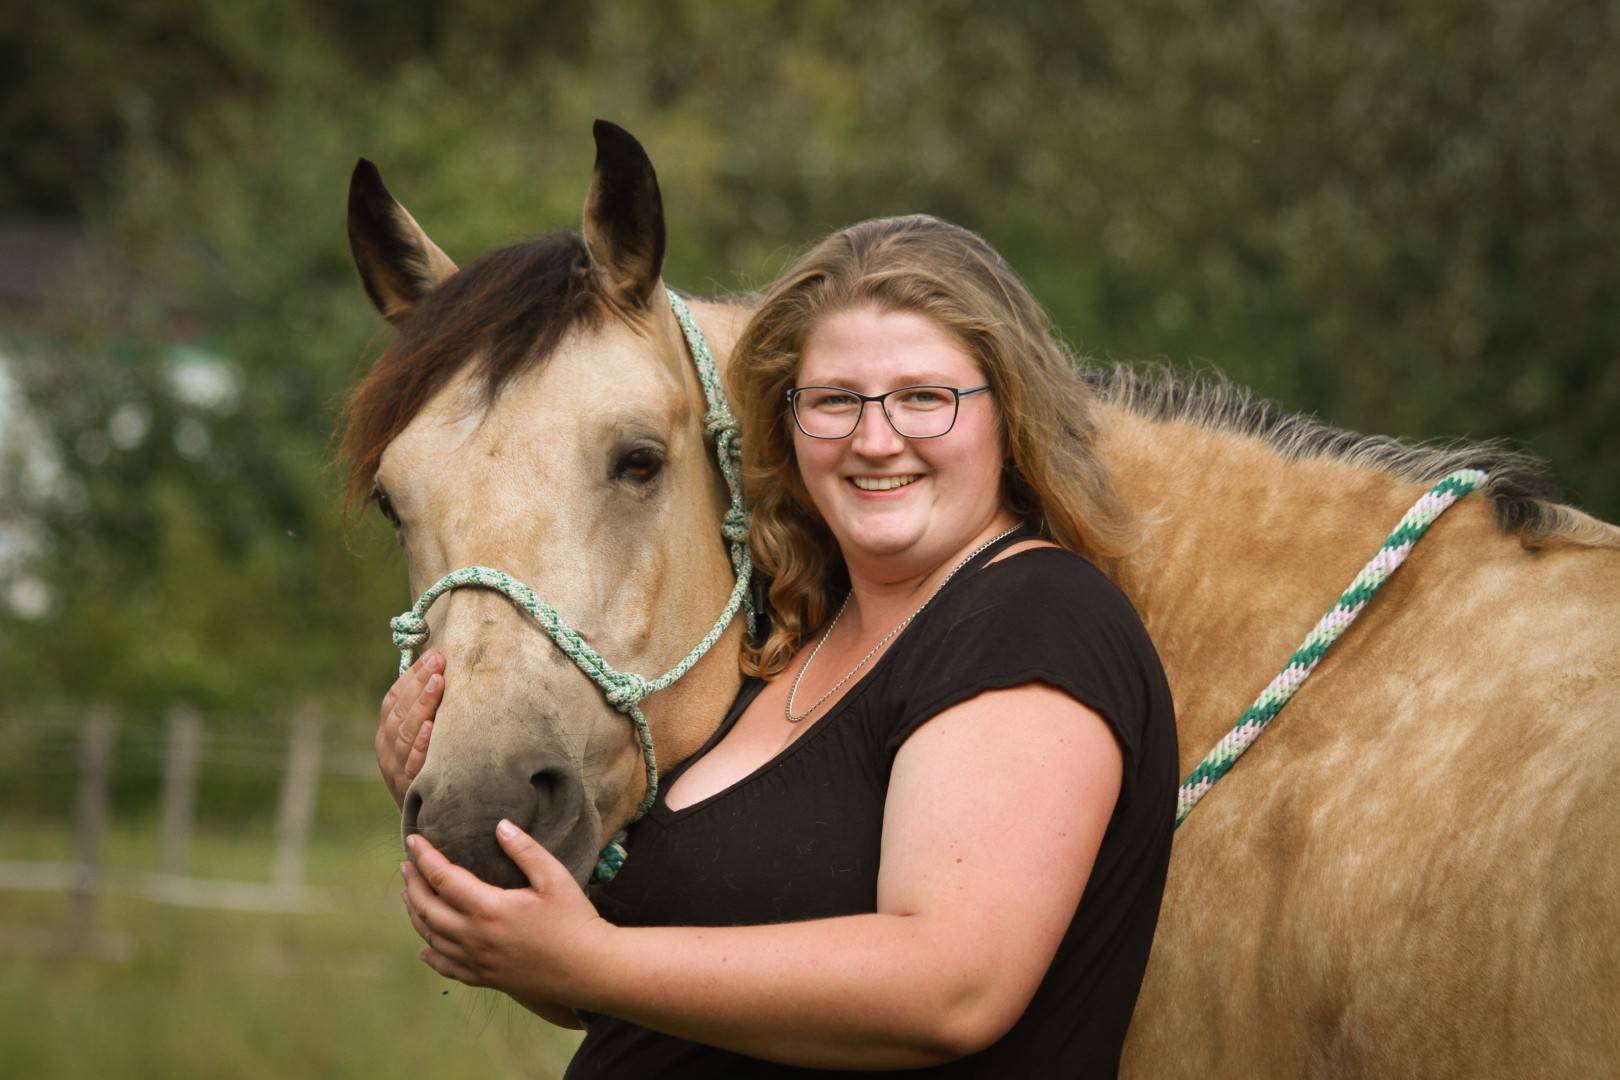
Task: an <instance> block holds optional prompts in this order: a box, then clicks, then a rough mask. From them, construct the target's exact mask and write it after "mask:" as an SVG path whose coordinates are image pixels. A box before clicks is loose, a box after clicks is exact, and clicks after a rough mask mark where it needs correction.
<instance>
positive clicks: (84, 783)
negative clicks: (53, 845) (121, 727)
mask: <svg viewBox="0 0 1620 1080" xmlns="http://www.w3.org/2000/svg"><path fill="white" fill-rule="evenodd" d="M116 735H117V726H116V723H115V721H114V720H113V715H112V713H111V712H109V711H108V710H106V709H96V710H93V711H92V712H91V713H90V714H89V715H88V716H86V717H85V720H84V732H83V735H82V737H81V742H80V744H79V799H78V813H77V815H76V817H75V820H74V848H75V855H76V860H75V861H76V863H77V873H76V875H75V876H76V878H77V881H76V882H75V888H74V905H73V907H74V931H73V933H74V937H75V940H76V944H77V946H78V947H79V948H80V949H81V950H88V949H90V948H92V947H93V945H94V939H95V933H96V908H97V904H98V901H99V899H100V895H101V845H102V840H103V838H104V837H105V836H106V833H107V806H108V797H107V790H108V786H109V781H110V779H111V776H112V752H113V739H114V738H115V737H116Z"/></svg>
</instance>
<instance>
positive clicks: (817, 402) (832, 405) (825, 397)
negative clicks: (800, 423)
mask: <svg viewBox="0 0 1620 1080" xmlns="http://www.w3.org/2000/svg"><path fill="white" fill-rule="evenodd" d="M854 405H855V396H854V395H853V394H817V395H815V396H813V397H812V398H811V399H810V407H811V408H812V409H825V410H827V411H828V412H838V411H840V410H844V409H850V408H853V407H854Z"/></svg>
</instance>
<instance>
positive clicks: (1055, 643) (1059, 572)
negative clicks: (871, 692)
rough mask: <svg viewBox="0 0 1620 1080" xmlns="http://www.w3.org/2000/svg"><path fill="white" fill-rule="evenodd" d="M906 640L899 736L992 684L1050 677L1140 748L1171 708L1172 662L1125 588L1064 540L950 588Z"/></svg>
mask: <svg viewBox="0 0 1620 1080" xmlns="http://www.w3.org/2000/svg"><path fill="white" fill-rule="evenodd" d="M937 600H938V603H936V604H934V605H931V606H930V609H929V610H927V611H926V612H925V613H924V615H923V617H922V618H920V619H919V623H920V624H921V625H918V626H917V627H916V628H915V634H914V635H912V636H911V640H909V641H903V642H901V643H898V644H897V645H896V652H897V653H898V654H899V655H897V656H896V657H895V662H894V664H893V667H892V670H891V676H890V678H889V680H888V682H887V686H886V690H887V694H886V698H887V704H888V706H889V708H890V709H891V710H892V715H893V716H894V717H895V718H896V720H897V726H896V728H895V732H894V737H892V738H891V740H890V745H891V746H893V745H897V744H898V742H899V741H900V740H901V739H903V738H904V737H905V736H906V735H907V734H909V733H910V732H911V731H913V730H915V728H916V727H917V726H918V725H919V724H920V723H921V722H922V721H924V720H926V719H927V718H928V717H930V716H932V715H935V714H936V713H938V712H939V711H941V710H942V709H943V708H946V707H948V706H950V705H951V704H954V703H956V702H958V701H962V700H966V699H967V698H969V697H971V696H973V695H975V694H977V693H980V692H983V691H985V690H991V689H1005V688H1011V687H1014V686H1019V685H1023V684H1025V683H1030V682H1043V683H1047V684H1049V685H1052V686H1055V687H1057V688H1058V689H1060V690H1063V691H1065V692H1066V693H1068V694H1069V695H1070V696H1071V697H1073V698H1075V699H1076V700H1078V701H1079V702H1080V703H1081V704H1083V705H1086V706H1087V707H1089V708H1091V709H1093V710H1094V711H1096V712H1098V713H1100V714H1102V715H1103V717H1104V719H1105V720H1106V721H1107V722H1108V723H1109V725H1110V726H1111V727H1113V728H1114V729H1115V731H1116V732H1117V733H1118V734H1119V737H1120V741H1121V743H1122V744H1123V745H1124V746H1125V747H1126V748H1127V752H1128V753H1131V754H1134V752H1135V749H1136V747H1137V746H1138V745H1139V743H1140V741H1141V737H1140V732H1141V730H1142V728H1143V726H1144V725H1145V724H1147V723H1148V722H1149V717H1150V715H1153V714H1157V713H1159V712H1164V711H1166V703H1167V702H1168V700H1169V695H1168V690H1166V689H1164V686H1165V680H1164V674H1163V668H1162V666H1161V665H1160V663H1159V658H1158V654H1157V652H1156V651H1155V649H1154V647H1153V643H1152V641H1151V640H1150V639H1149V637H1148V635H1147V631H1146V630H1145V629H1144V628H1143V626H1142V622H1141V619H1140V618H1139V617H1138V616H1137V614H1136V611H1135V609H1134V608H1133V607H1132V606H1131V603H1130V601H1129V600H1128V599H1127V598H1126V596H1125V594H1124V593H1123V592H1121V591H1120V589H1119V588H1118V587H1117V586H1116V585H1115V584H1114V583H1113V582H1112V581H1110V580H1109V579H1108V576H1107V575H1106V574H1104V573H1103V572H1102V571H1101V570H1100V569H1098V568H1097V566H1095V565H1094V564H1093V563H1091V562H1090V561H1089V560H1087V559H1085V558H1082V557H1081V556H1079V555H1076V554H1074V553H1073V552H1071V551H1068V550H1065V549H1063V548H1059V547H1055V546H1040V547H1031V548H1027V549H1025V550H1022V551H1017V552H1014V553H1013V554H1010V555H1008V556H1007V557H1006V558H1004V559H1000V560H996V561H991V562H989V563H986V564H985V565H983V566H982V567H980V568H978V569H977V570H976V571H974V572H972V573H970V574H968V575H966V576H965V577H964V578H963V579H962V580H961V581H960V582H957V583H955V584H954V587H952V588H949V589H946V590H944V591H943V592H942V593H941V594H940V595H939V596H938V597H937Z"/></svg>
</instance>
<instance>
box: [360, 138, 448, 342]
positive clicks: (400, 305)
mask: <svg viewBox="0 0 1620 1080" xmlns="http://www.w3.org/2000/svg"><path fill="white" fill-rule="evenodd" d="M349 249H350V250H351V251H353V252H354V265H355V266H357V267H358V268H359V269H360V280H361V281H362V282H364V283H365V286H366V295H368V296H370V297H371V302H372V303H373V304H375V305H376V306H377V310H378V311H380V312H382V316H383V318H385V319H387V320H388V321H389V322H391V323H396V324H397V323H398V322H399V321H400V320H401V319H403V318H404V317H405V316H406V315H409V314H410V313H411V309H412V308H414V307H415V306H416V302H417V301H418V300H420V299H422V297H424V296H426V295H427V294H428V293H430V292H432V291H433V290H434V289H435V288H437V287H438V286H439V285H440V284H441V283H443V282H444V280H445V279H446V278H448V277H449V276H450V275H451V274H454V273H455V272H456V264H455V263H453V262H451V261H450V257H449V256H448V255H446V254H445V253H444V252H442V251H440V250H439V245H437V244H435V243H434V242H433V241H432V240H429V239H428V235H427V233H425V232H423V231H422V227H421V226H420V225H418V224H417V223H416V219H415V218H413V217H411V215H410V214H409V213H408V212H407V211H406V209H405V208H404V207H403V206H401V205H400V204H399V202H398V201H397V200H396V199H395V198H394V197H393V196H392V195H390V194H389V193H388V189H387V188H386V187H384V186H383V182H382V176H381V174H379V173H378V172H377V166H375V165H373V164H372V163H371V162H369V161H367V160H366V159H365V158H361V159H360V160H359V162H358V163H357V164H356V165H355V167H354V175H353V176H351V177H350V178H349Z"/></svg>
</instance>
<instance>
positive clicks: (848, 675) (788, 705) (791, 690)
mask: <svg viewBox="0 0 1620 1080" xmlns="http://www.w3.org/2000/svg"><path fill="white" fill-rule="evenodd" d="M1023 527H1024V525H1023V523H1022V522H1020V523H1018V524H1017V525H1014V526H1013V527H1012V528H1010V529H1008V530H1007V531H1006V532H1003V533H998V534H997V535H995V536H992V537H991V538H990V539H988V540H986V541H985V542H984V543H982V544H980V545H979V546H978V547H976V548H974V549H973V550H972V551H970V552H968V555H967V558H965V559H963V560H962V561H961V562H959V563H957V564H956V565H955V566H953V567H951V572H950V573H948V574H946V575H945V580H944V581H941V582H940V583H939V584H938V585H936V586H934V591H933V592H931V593H929V594H928V599H927V600H924V601H923V602H922V603H921V604H920V605H919V606H918V607H917V610H916V611H913V612H912V613H911V614H910V615H907V616H906V617H905V618H904V619H901V620H900V622H899V624H898V625H897V626H895V628H894V629H893V630H890V631H889V632H888V633H887V634H884V635H883V637H882V639H881V640H880V641H879V642H878V643H877V644H876V645H874V646H872V648H871V649H870V650H869V651H868V652H867V654H866V655H865V656H863V657H861V658H860V659H859V660H857V661H855V666H854V667H852V668H850V669H849V671H847V672H845V673H844V677H843V678H842V679H839V680H838V681H837V682H835V683H833V684H832V688H831V689H830V690H828V691H827V692H826V693H825V694H822V695H821V696H820V697H819V698H817V699H816V701H815V704H813V705H811V706H810V707H809V708H808V709H806V710H804V712H802V713H800V714H799V715H798V716H794V715H793V698H794V696H795V695H796V694H798V692H799V681H800V680H801V679H803V678H804V673H805V672H807V671H809V670H810V665H811V664H812V663H814V662H815V659H816V655H817V654H818V653H820V652H821V647H822V646H823V645H825V644H827V639H828V638H829V637H831V636H832V632H833V627H835V626H837V625H838V620H839V619H840V618H841V617H842V616H843V614H844V609H845V608H847V607H849V598H850V597H851V596H854V595H855V590H854V589H851V590H850V591H849V592H847V593H845V594H844V602H843V603H842V604H839V605H838V614H836V615H834V616H833V617H832V622H830V623H828V624H827V629H825V630H823V631H822V632H821V640H820V641H818V642H816V647H815V648H813V649H811V650H810V655H809V656H807V657H805V658H804V663H803V664H801V665H799V673H798V674H797V675H795V676H793V685H792V686H790V687H788V696H787V701H786V702H785V703H784V704H783V705H782V715H783V716H785V717H786V718H787V722H788V723H790V724H797V723H798V722H799V721H800V720H803V719H804V718H805V717H807V716H809V715H810V714H811V713H813V712H815V711H816V710H817V709H819V708H821V706H822V705H823V704H825V703H826V701H827V699H828V698H830V697H832V696H833V695H834V694H836V693H838V691H839V689H840V688H842V687H843V685H844V684H845V683H847V682H849V680H850V679H852V678H854V676H855V673H856V672H857V671H859V670H861V668H863V667H865V666H866V663H867V661H869V660H871V659H872V657H874V656H876V655H877V654H878V650H879V649H882V648H883V646H885V645H887V644H888V643H889V642H890V641H892V640H893V639H894V636H895V635H896V634H898V633H899V632H900V631H902V630H904V629H905V628H906V627H908V626H910V625H911V620H912V619H915V618H916V617H917V616H918V615H919V614H921V612H922V609H923V608H925V607H927V606H928V605H929V603H930V602H932V601H933V599H934V597H936V596H938V595H939V591H940V590H941V589H943V588H944V587H945V586H946V585H947V584H948V583H949V582H950V580H951V578H953V577H955V576H956V572H957V571H958V570H960V569H962V567H964V566H966V565H967V564H968V563H970V562H972V561H973V560H974V559H975V558H977V557H978V556H979V554H980V553H981V552H983V551H984V550H985V549H986V548H988V547H990V546H991V545H992V544H995V543H998V542H1000V541H1002V540H1005V539H1007V537H1009V536H1011V535H1012V534H1013V533H1015V532H1017V531H1018V530H1019V529H1022V528H1023Z"/></svg>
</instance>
